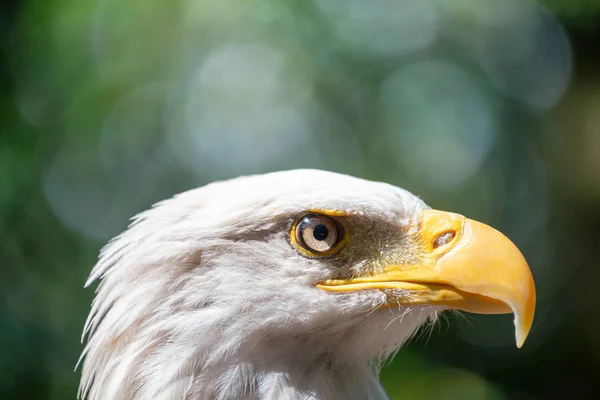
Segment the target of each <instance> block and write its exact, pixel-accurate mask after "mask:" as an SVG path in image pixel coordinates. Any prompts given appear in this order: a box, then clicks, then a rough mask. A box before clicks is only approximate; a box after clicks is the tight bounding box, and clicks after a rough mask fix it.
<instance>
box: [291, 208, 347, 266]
mask: <svg viewBox="0 0 600 400" xmlns="http://www.w3.org/2000/svg"><path fill="white" fill-rule="evenodd" d="M292 236H293V239H294V240H293V243H294V244H295V245H297V246H298V247H299V248H300V249H301V250H303V252H305V253H308V254H309V255H314V256H319V255H329V254H331V253H332V252H333V251H334V250H336V248H337V246H338V245H339V244H340V242H341V239H342V236H343V235H342V229H341V226H340V224H339V223H338V222H337V221H336V220H334V219H333V218H331V217H329V216H327V215H322V214H308V215H304V216H303V217H301V218H300V219H299V220H298V222H296V224H295V226H294V229H293V230H292Z"/></svg>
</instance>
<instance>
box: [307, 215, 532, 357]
mask: <svg viewBox="0 0 600 400" xmlns="http://www.w3.org/2000/svg"><path fill="white" fill-rule="evenodd" d="M414 239H415V240H414V241H413V243H414V244H413V246H414V248H413V249H412V251H414V252H415V254H418V255H419V259H420V260H421V262H420V263H419V265H412V264H410V265H405V264H401V263H394V262H391V263H390V262H388V263H387V264H386V265H385V266H384V267H383V270H378V271H377V272H371V274H370V275H369V276H365V277H357V278H353V279H347V280H327V281H323V282H320V283H319V284H318V285H317V286H318V287H319V288H320V289H323V290H327V291H332V292H349V291H356V290H366V289H379V290H385V289H400V290H403V291H406V292H407V293H408V294H409V295H407V296H405V297H399V298H395V299H393V301H390V304H388V306H390V307H392V306H397V305H403V306H413V305H438V306H443V307H447V308H453V309H459V310H464V311H469V312H473V313H478V314H505V313H511V312H512V313H514V315H515V320H514V321H515V336H516V341H517V347H519V348H520V347H521V346H522V345H523V343H524V342H525V339H526V337H527V335H528V334H529V330H530V329H531V324H532V323H533V315H534V312H535V285H534V283H533V277H532V275H531V271H530V270H529V266H528V265H527V262H526V261H525V258H524V257H523V255H522V254H521V252H520V251H519V249H517V247H516V246H515V245H514V244H513V243H512V242H511V241H510V240H509V239H508V238H507V237H506V236H504V235H503V234H502V233H500V232H498V231H497V230H495V229H493V228H491V227H489V226H487V225H485V224H482V223H480V222H477V221H473V220H470V219H468V218H465V217H463V216H462V215H458V214H453V213H447V212H443V211H436V210H425V211H423V212H422V214H421V218H420V220H419V224H418V227H417V229H416V232H415V233H414Z"/></svg>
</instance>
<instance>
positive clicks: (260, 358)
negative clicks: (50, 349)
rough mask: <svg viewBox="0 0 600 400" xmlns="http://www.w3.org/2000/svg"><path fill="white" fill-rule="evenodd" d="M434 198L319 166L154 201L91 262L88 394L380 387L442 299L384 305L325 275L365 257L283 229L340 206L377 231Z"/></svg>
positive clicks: (324, 391) (269, 393) (212, 394)
mask: <svg viewBox="0 0 600 400" xmlns="http://www.w3.org/2000/svg"><path fill="white" fill-rule="evenodd" d="M426 208H427V206H426V205H425V204H424V203H423V202H422V201H421V200H419V199H418V198H417V197H415V196H413V195H412V194H410V193H409V192H407V191H405V190H402V189H399V188H397V187H394V186H391V185H387V184H384V183H376V182H370V181H365V180H362V179H357V178H353V177H350V176H345V175H339V174H335V173H330V172H323V171H317V170H294V171H284V172H277V173H271V174H266V175H257V176H250V177H244V178H238V179H234V180H229V181H224V182H217V183H213V184H210V185H207V186H205V187H202V188H199V189H195V190H191V191H188V192H185V193H182V194H179V195H177V196H175V197H173V198H172V199H169V200H166V201H163V202H161V203H159V204H157V205H156V206H155V207H154V208H152V209H151V210H148V211H146V212H143V213H141V214H139V215H138V216H136V217H135V218H134V221H133V223H132V224H131V226H130V227H129V228H128V230H126V231H125V232H124V233H122V234H121V235H119V236H118V237H116V238H115V239H114V240H112V241H111V242H110V243H109V244H108V245H107V246H106V247H105V248H104V249H103V250H102V252H101V254H100V259H99V261H98V263H97V265H96V266H95V267H94V269H93V271H92V273H91V276H90V278H89V281H88V283H87V284H88V285H89V284H91V283H92V282H93V281H95V280H96V279H101V282H100V285H99V286H98V289H97V296H96V298H95V300H94V302H93V305H92V310H91V312H90V316H89V318H88V321H87V323H86V327H85V331H84V336H86V335H87V345H86V347H85V350H84V354H83V355H82V358H83V372H82V380H81V386H80V396H82V397H86V398H88V399H94V400H95V399H113V398H126V399H183V398H186V399H235V398H240V399H242V398H243V399H288V398H289V399H341V398H344V399H353V398H357V399H359V398H360V399H365V398H368V399H380V398H385V393H384V391H383V390H382V389H381V387H380V385H379V382H378V377H377V374H378V371H377V367H378V363H379V362H380V361H381V360H382V359H383V358H385V357H388V356H390V355H392V354H394V352H395V351H396V350H397V349H398V348H399V347H400V346H401V345H402V344H403V343H404V342H405V341H406V340H407V339H408V338H409V337H410V336H411V335H412V334H413V333H414V332H415V330H416V329H417V328H418V327H419V326H420V325H421V324H423V323H424V322H425V321H426V320H427V319H429V318H430V317H433V316H434V315H435V309H434V308H431V307H426V308H420V309H419V308H402V309H400V308H398V309H395V310H394V309H378V308H379V307H380V306H381V305H382V304H384V303H385V302H386V296H387V293H385V292H383V291H362V292H354V293H347V294H332V293H328V292H324V291H321V290H319V289H317V288H316V287H315V284H316V283H317V282H319V281H322V280H324V279H331V278H336V277H337V276H338V275H339V274H340V269H346V270H345V273H349V274H352V273H358V272H359V271H360V269H361V268H364V266H365V260H364V259H361V257H360V255H359V254H355V255H349V256H347V257H346V258H344V259H343V260H342V259H340V258H335V259H323V258H314V259H313V258H307V257H305V256H303V255H302V254H300V252H298V251H297V250H296V249H295V248H294V247H293V246H292V245H291V244H290V242H289V230H290V227H291V224H292V223H293V222H294V220H295V219H296V218H297V216H298V215H299V214H300V213H302V212H304V211H306V210H313V209H327V210H340V211H344V212H346V213H349V214H353V215H357V216H358V219H359V220H360V221H361V224H362V226H363V227H364V232H362V234H363V236H361V235H357V238H358V237H369V235H370V234H371V233H373V232H376V231H377V228H378V226H381V225H382V224H383V225H386V226H392V227H397V228H398V231H399V232H400V231H402V229H404V228H405V227H406V226H408V225H409V223H410V222H411V221H413V222H414V221H416V220H417V219H418V217H419V214H420V211H421V210H423V209H426ZM378 243H379V244H380V245H381V246H382V247H381V248H379V249H375V250H376V251H378V252H383V251H384V250H385V246H388V245H389V244H386V243H382V242H381V241H379V242H378ZM341 260H342V261H343V265H342V264H341Z"/></svg>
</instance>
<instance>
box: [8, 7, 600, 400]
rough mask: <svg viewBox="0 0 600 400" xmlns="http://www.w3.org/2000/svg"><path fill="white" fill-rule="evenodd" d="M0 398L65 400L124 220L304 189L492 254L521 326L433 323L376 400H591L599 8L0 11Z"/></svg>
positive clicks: (392, 369)
mask: <svg viewBox="0 0 600 400" xmlns="http://www.w3.org/2000/svg"><path fill="white" fill-rule="evenodd" d="M0 10H1V11H0V28H1V32H0V35H1V36H0V50H1V52H2V58H1V60H0V121H1V131H0V398H1V399H69V398H74V397H75V395H76V388H77V384H78V380H79V371H77V372H74V371H73V369H74V366H75V363H76V361H77V358H78V356H79V353H80V352H81V350H82V345H81V344H80V333H81V330H82V326H83V322H84V320H85V317H86V315H87V313H88V310H89V305H90V302H91V300H92V297H93V290H92V289H87V290H85V289H83V287H82V286H83V283H84V281H85V279H86V276H87V274H88V272H89V271H90V269H91V267H92V266H93V264H94V262H95V260H96V257H97V254H98V250H99V249H100V247H101V246H102V245H103V244H104V243H106V241H107V240H108V239H109V238H111V237H112V236H114V235H115V234H117V233H119V232H120V231H121V230H122V229H123V228H124V227H125V226H126V225H127V220H128V218H129V217H131V216H132V215H134V214H135V213H137V212H139V211H142V210H144V209H146V208H147V207H149V206H150V205H151V204H152V203H154V202H156V201H158V200H161V199H163V198H165V197H168V196H171V195H172V194H174V193H176V192H179V191H183V190H186V189H189V188H192V187H196V186H199V185H203V184H205V183H207V182H210V181H212V180H215V179H223V178H228V177H234V176H237V175H244V174H250V173H258V172H265V171H272V170H277V169H289V168H296V167H316V168H323V169H328V170H333V171H338V172H345V173H349V174H353V175H357V176H360V177H364V178H368V179H376V180H383V181H387V182H390V183H393V184H396V185H398V186H402V187H404V188H406V189H408V190H411V191H413V192H414V193H416V194H418V195H420V196H421V197H422V198H423V199H424V200H425V201H426V202H427V203H429V204H430V205H431V206H433V207H435V208H439V209H446V210H452V211H455V212H459V213H463V214H465V215H468V216H469V217H472V218H475V219H479V220H482V221H485V222H487V223H489V224H491V225H493V226H495V227H497V228H499V229H500V230H502V231H503V232H505V233H506V234H507V235H508V236H509V237H510V238H511V239H512V240H513V241H514V242H516V244H517V245H518V246H519V247H520V248H521V249H522V251H523V253H524V254H525V256H526V258H527V259H528V260H529V262H530V266H531V268H532V270H533V274H534V277H535V279H536V283H537V288H538V305H537V314H536V320H535V322H534V326H533V330H532V332H531V335H530V337H529V339H528V341H527V342H526V344H525V346H524V347H523V348H522V349H521V350H517V349H516V348H515V346H514V334H513V325H512V317H511V316H508V315H506V316H484V317H479V316H477V317H476V316H472V315H466V314H465V318H456V317H452V316H449V317H448V318H446V319H444V321H442V322H441V323H440V324H439V325H438V326H437V328H436V329H435V330H434V331H433V332H427V333H426V334H424V335H422V337H420V338H419V339H418V340H415V341H414V342H413V343H412V344H411V345H410V346H409V348H408V349H406V350H404V351H402V352H401V353H400V354H399V356H398V357H396V359H395V360H394V362H393V363H391V364H390V366H389V367H388V368H386V369H385V370H384V373H383V375H382V380H383V382H384V386H385V387H386V388H387V390H388V392H389V394H390V396H391V397H392V399H397V398H402V399H553V398H573V399H584V398H594V397H595V396H594V393H595V392H597V387H598V383H599V382H600V365H599V364H600V318H598V317H599V316H598V311H597V310H598V308H599V307H600V288H599V286H600V31H599V27H600V1H597V0H578V1H574V0H547V1H545V2H543V3H542V4H540V3H535V2H533V1H526V0H503V1H496V0H372V1H365V0H343V1H342V0H339V1H335V0H302V1H301V0H296V1H292V0H255V1H247V0H218V1H216V0H215V1H213V0H173V1H164V0H128V1H122V0H87V1H76V0H12V1H7V2H3V3H2V5H1V6H0Z"/></svg>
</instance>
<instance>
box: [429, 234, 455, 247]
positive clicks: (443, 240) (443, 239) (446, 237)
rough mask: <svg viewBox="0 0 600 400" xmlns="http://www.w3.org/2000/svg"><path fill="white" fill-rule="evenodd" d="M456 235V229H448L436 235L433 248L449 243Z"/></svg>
mask: <svg viewBox="0 0 600 400" xmlns="http://www.w3.org/2000/svg"><path fill="white" fill-rule="evenodd" d="M455 235H456V233H455V232H454V231H448V232H444V233H442V234H440V235H438V237H436V238H435V240H434V241H433V248H434V249H435V248H437V247H440V246H444V245H446V244H448V243H449V242H450V241H451V240H452V239H453V238H454V236H455Z"/></svg>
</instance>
